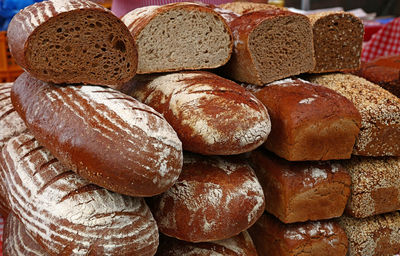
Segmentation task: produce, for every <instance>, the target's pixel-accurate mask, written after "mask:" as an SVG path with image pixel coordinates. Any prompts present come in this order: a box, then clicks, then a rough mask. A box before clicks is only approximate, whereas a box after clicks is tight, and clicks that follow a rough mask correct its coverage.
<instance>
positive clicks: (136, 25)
mask: <svg viewBox="0 0 400 256" xmlns="http://www.w3.org/2000/svg"><path fill="white" fill-rule="evenodd" d="M122 21H123V22H124V23H125V24H126V25H127V26H128V28H129V30H130V31H131V33H132V36H133V38H134V39H135V42H136V44H137V47H138V52H139V64H138V70H137V72H138V73H139V74H148V73H156V72H166V71H179V70H187V69H210V68H217V67H220V66H222V65H224V64H225V63H226V62H227V61H228V60H229V58H230V56H231V52H232V34H231V31H230V29H229V27H228V25H227V24H226V23H225V21H224V19H223V18H222V17H221V16H220V15H219V14H217V13H216V12H214V11H213V10H212V9H210V8H207V7H206V6H203V5H200V4H194V3H187V2H186V3H185V2H184V3H172V4H168V5H163V6H146V7H142V8H138V9H135V10H133V11H131V12H129V13H127V14H126V15H125V16H124V17H122Z"/></svg>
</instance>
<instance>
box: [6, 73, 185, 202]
mask: <svg viewBox="0 0 400 256" xmlns="http://www.w3.org/2000/svg"><path fill="white" fill-rule="evenodd" d="M11 100H12V102H13V105H14V107H15V109H16V110H17V112H18V113H19V114H20V116H21V117H22V119H23V120H24V121H25V123H26V125H27V126H28V128H29V129H30V131H31V132H32V133H33V134H34V135H35V137H36V139H37V140H38V141H39V142H40V143H41V144H42V145H43V146H44V147H46V148H48V149H49V150H50V152H51V153H52V154H53V155H54V156H55V157H56V158H57V159H59V160H60V161H61V162H62V163H63V164H64V165H65V166H66V167H67V168H69V169H71V170H73V171H75V172H77V173H78V174H79V175H81V176H82V177H84V178H86V179H88V180H89V181H90V182H92V183H95V184H97V185H99V186H102V187H105V188H107V189H109V190H111V191H115V192H118V193H121V194H126V195H131V196H153V195H156V194H160V193H162V192H164V191H166V190H167V189H168V188H170V187H171V186H172V184H173V183H174V182H175V181H176V180H177V178H178V176H179V174H180V172H181V168H182V158H183V156H182V144H181V142H180V140H179V138H178V136H177V135H176V133H175V131H174V130H173V129H172V127H171V126H170V125H169V124H168V123H167V121H166V120H165V119H164V118H163V117H162V116H161V115H160V114H159V113H158V112H156V111H155V110H153V109H152V108H150V107H148V106H146V105H144V104H143V103H140V102H138V101H137V100H135V99H134V98H132V97H130V96H127V95H125V94H123V93H121V92H119V91H116V90H114V89H111V88H105V87H100V86H84V85H77V86H72V85H64V86H57V85H54V84H50V83H46V82H42V81H39V80H38V79H36V78H34V77H32V76H30V75H29V74H27V73H24V74H22V75H21V76H20V77H19V78H18V79H17V80H16V81H15V83H14V86H13V89H12V91H11Z"/></svg>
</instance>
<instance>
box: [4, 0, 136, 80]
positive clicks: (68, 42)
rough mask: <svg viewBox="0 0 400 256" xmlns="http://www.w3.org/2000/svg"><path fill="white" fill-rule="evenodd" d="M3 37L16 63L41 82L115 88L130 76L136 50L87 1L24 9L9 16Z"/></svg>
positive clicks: (118, 25) (110, 18)
mask: <svg viewBox="0 0 400 256" xmlns="http://www.w3.org/2000/svg"><path fill="white" fill-rule="evenodd" d="M7 37H8V42H9V46H10V51H11V54H12V55H13V57H14V58H15V61H16V62H17V64H18V65H20V66H21V67H22V68H23V69H24V70H25V71H28V72H30V73H31V74H32V75H33V76H34V77H36V78H38V79H40V80H43V81H47V82H54V83H85V84H98V85H107V86H110V87H114V88H116V87H118V86H120V85H122V84H123V83H124V82H127V81H129V80H130V79H131V78H132V77H133V76H134V75H135V73H136V67H137V50H136V47H135V45H134V40H133V38H132V36H131V35H130V33H129V30H128V29H127V27H126V26H125V25H124V24H123V23H122V22H121V20H119V19H118V18H117V17H116V16H114V14H112V13H111V11H109V10H107V9H106V8H104V7H102V6H101V5H98V4H95V3H93V2H90V1H85V0H66V1H60V0H53V1H43V2H39V3H35V4H33V5H31V6H28V7H26V8H25V9H23V10H22V11H20V12H19V13H18V14H16V15H15V16H14V18H13V19H12V21H11V22H10V25H9V26H8V31H7Z"/></svg>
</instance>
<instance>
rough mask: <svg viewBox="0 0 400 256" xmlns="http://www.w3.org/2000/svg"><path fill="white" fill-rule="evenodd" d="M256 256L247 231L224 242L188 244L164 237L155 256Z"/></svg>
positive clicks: (161, 238) (162, 236)
mask: <svg viewBox="0 0 400 256" xmlns="http://www.w3.org/2000/svg"><path fill="white" fill-rule="evenodd" d="M182 255H185V256H257V255H258V254H257V251H256V248H255V247H254V244H253V241H252V240H251V237H250V235H249V233H248V232H247V231H243V232H242V233H240V234H238V235H236V236H233V237H231V238H227V239H224V240H218V241H212V242H203V243H190V242H186V241H182V240H178V239H175V238H172V237H167V236H164V235H161V236H160V246H159V247H158V250H157V253H156V256H182Z"/></svg>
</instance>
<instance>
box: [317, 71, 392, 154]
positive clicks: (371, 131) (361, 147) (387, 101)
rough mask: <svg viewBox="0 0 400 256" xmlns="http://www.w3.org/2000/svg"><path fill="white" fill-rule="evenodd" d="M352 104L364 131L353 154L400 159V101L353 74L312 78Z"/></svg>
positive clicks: (335, 74)
mask: <svg viewBox="0 0 400 256" xmlns="http://www.w3.org/2000/svg"><path fill="white" fill-rule="evenodd" d="M310 80H311V81H312V82H314V83H317V84H320V85H323V86H326V87H328V88H330V89H332V90H334V91H336V92H337V93H339V94H341V95H343V96H345V97H346V98H348V99H349V100H351V101H352V102H353V103H354V105H355V106H356V108H357V109H358V111H359V112H360V114H361V129H360V134H359V136H358V138H357V139H356V144H355V146H354V150H353V154H355V155H362V156H400V99H398V98H397V97H396V96H394V95H393V94H391V93H390V92H388V91H386V90H384V89H382V88H381V87H379V86H378V85H376V84H373V83H371V82H368V81H367V80H365V79H363V78H360V77H357V76H355V75H351V74H339V73H334V74H327V75H316V76H312V77H311V78H310Z"/></svg>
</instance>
